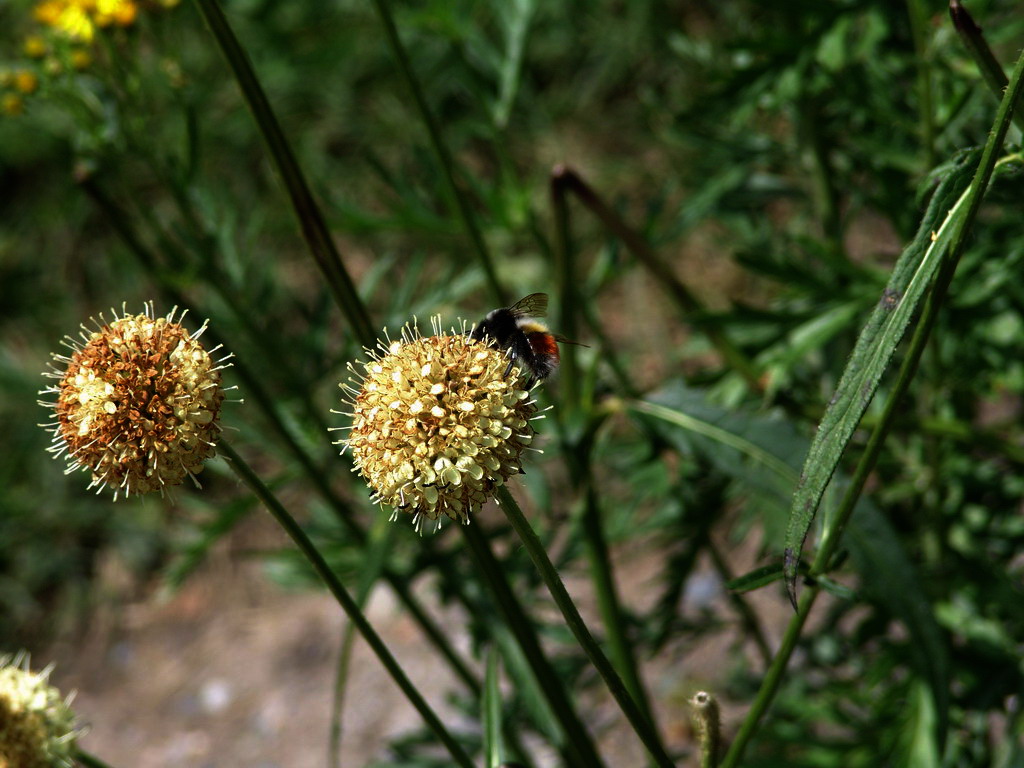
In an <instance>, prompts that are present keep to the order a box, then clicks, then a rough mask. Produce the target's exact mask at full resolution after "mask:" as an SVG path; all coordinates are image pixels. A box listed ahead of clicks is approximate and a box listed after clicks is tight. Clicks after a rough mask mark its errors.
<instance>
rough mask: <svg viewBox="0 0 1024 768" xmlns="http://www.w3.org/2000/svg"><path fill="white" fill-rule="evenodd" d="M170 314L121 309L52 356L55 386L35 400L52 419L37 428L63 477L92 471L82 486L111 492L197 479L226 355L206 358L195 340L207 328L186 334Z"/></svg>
mask: <svg viewBox="0 0 1024 768" xmlns="http://www.w3.org/2000/svg"><path fill="white" fill-rule="evenodd" d="M176 311H177V308H175V309H172V310H171V311H170V312H169V313H168V314H167V315H166V316H165V317H156V315H155V313H154V311H153V307H152V305H151V304H149V305H147V306H146V311H145V313H144V314H141V315H130V314H127V313H125V312H124V309H123V308H122V314H121V316H118V314H117V312H116V311H113V310H112V312H113V315H114V319H113V320H112V321H111V322H110V323H107V321H106V320H105V319H104V318H103V316H102V315H100V320H99V321H97V320H95V319H93V320H92V322H93V324H94V325H95V329H90V328H87V327H86V326H84V325H83V326H82V332H81V333H80V334H79V339H73V338H71V337H70V336H66V337H65V341H64V342H63V343H64V345H65V346H67V347H68V348H69V349H70V350H71V355H70V356H65V355H53V358H54V359H55V360H56V361H57V362H58V363H61V364H63V365H64V366H65V368H64V369H63V370H61V369H59V368H57V367H56V366H52V365H51V368H52V371H51V372H50V373H46V374H44V375H45V376H49V377H51V378H54V379H58V380H59V381H58V383H57V384H56V385H54V386H52V387H48V388H47V389H44V390H43V391H42V392H41V393H40V394H53V395H56V396H57V400H56V402H42V401H40V404H41V405H45V406H48V407H51V408H53V410H54V413H55V415H56V420H55V421H52V422H50V423H49V424H44V425H43V426H46V427H49V428H51V429H52V432H53V441H52V442H53V445H52V446H51V447H50V448H49V449H48V450H49V451H50V452H51V453H53V454H54V457H55V458H56V457H60V456H62V455H64V454H67V461H68V468H67V470H66V474H67V473H70V472H73V471H75V470H77V469H80V468H85V469H88V470H90V471H91V472H92V482H91V483H90V485H89V487H90V488H94V487H96V486H99V490H97V493H99V492H100V490H102V489H103V488H105V487H107V486H109V487H110V488H112V489H113V491H114V498H115V499H116V498H117V497H118V494H124V495H125V496H128V495H131V494H142V493H149V492H150V491H160V492H161V493H162V492H163V490H164V489H165V488H167V487H169V486H173V485H178V484H179V483H181V482H183V481H184V479H185V478H186V477H191V478H192V480H193V481H194V482H195V484H196V485H197V486H198V485H199V481H198V480H197V479H196V475H197V474H198V473H199V472H201V471H202V468H203V462H204V461H205V460H206V459H208V458H209V457H211V456H213V455H214V453H215V447H216V442H217V437H218V436H219V434H220V425H219V423H218V417H219V416H220V407H221V403H222V402H223V400H224V390H223V389H222V387H221V373H220V372H221V370H222V369H224V368H226V367H227V364H225V361H226V360H227V359H228V358H229V357H231V355H227V356H225V357H222V358H221V359H220V360H215V359H214V358H213V357H211V352H216V351H217V349H219V347H218V348H217V349H213V350H210V352H207V351H206V350H205V349H204V348H203V345H202V344H201V343H200V342H199V337H200V336H201V335H202V334H203V332H204V331H205V330H206V323H203V325H202V326H200V328H199V329H198V330H197V331H196V332H195V333H189V332H188V331H187V330H185V327H184V326H183V325H182V321H183V320H184V317H185V313H184V312H183V313H182V314H181V316H180V317H179V318H178V319H177V320H175V318H174V315H175V312H176Z"/></svg>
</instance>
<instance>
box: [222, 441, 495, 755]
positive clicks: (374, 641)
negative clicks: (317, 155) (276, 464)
mask: <svg viewBox="0 0 1024 768" xmlns="http://www.w3.org/2000/svg"><path fill="white" fill-rule="evenodd" d="M217 450H218V451H219V452H220V453H223V454H224V455H225V456H226V457H227V458H228V459H229V463H230V465H231V468H232V469H233V470H234V471H235V473H236V474H237V475H238V477H239V479H240V480H241V481H242V482H243V483H245V484H246V485H247V486H249V489H250V490H251V491H252V492H253V493H254V494H255V495H256V496H257V497H258V498H259V499H260V501H262V502H263V504H264V506H266V508H267V510H268V511H269V512H270V514H271V515H273V517H274V519H275V520H277V522H278V523H279V524H280V525H281V527H282V528H284V530H285V532H286V533H287V534H288V536H290V537H291V539H292V541H293V542H295V545H296V546H297V547H298V548H299V551H301V552H302V554H303V555H305V557H306V559H307V560H309V563H310V565H312V566H313V569H314V570H315V571H316V572H317V575H319V576H320V579H321V580H322V581H323V582H324V584H325V585H326V586H327V588H328V589H329V590H330V592H331V594H333V595H334V598H335V599H336V600H337V601H338V604H339V605H340V606H341V607H342V609H343V610H344V611H345V613H346V614H347V615H348V618H349V621H351V622H352V623H353V624H354V625H355V627H356V629H357V630H358V631H359V634H361V635H362V636H363V639H364V640H365V641H366V644H367V645H369V646H370V648H371V650H373V652H374V653H375V654H376V655H377V658H378V659H380V662H381V664H383V665H384V668H385V669H386V670H387V671H388V674H390V675H391V677H392V679H393V680H394V681H395V683H396V684H397V685H398V687H399V688H400V689H401V691H402V693H404V694H405V696H406V698H408V699H409V701H410V703H412V705H413V706H414V707H415V708H416V710H417V711H418V712H419V713H420V715H421V716H422V717H423V720H424V722H425V723H426V724H427V727H429V728H430V730H431V731H433V732H434V735H435V736H437V738H438V739H439V740H440V741H441V743H442V744H444V746H445V748H446V749H447V750H448V753H449V754H450V755H451V756H452V759H453V760H454V761H455V762H456V763H457V764H459V765H460V766H463V768H475V767H474V766H473V761H472V760H471V759H470V758H469V755H468V754H466V751H465V750H464V749H463V748H462V746H461V745H460V744H459V743H458V742H457V741H456V740H455V739H454V737H452V735H451V734H450V733H449V732H448V729H447V728H445V727H444V724H443V723H442V722H441V719H440V718H439V717H438V716H437V715H436V714H435V713H434V710H433V709H431V707H430V705H429V704H427V702H426V700H425V699H424V698H423V696H422V695H421V694H420V692H419V691H418V690H417V689H416V686H415V685H413V684H412V681H411V680H409V678H408V677H407V676H406V674H405V672H404V671H403V670H402V668H401V666H399V664H398V662H397V661H396V660H395V657H394V656H392V655H391V651H389V650H388V648H387V646H386V645H385V644H384V641H383V640H381V638H380V635H378V634H377V632H376V630H374V628H373V627H372V626H371V625H370V622H369V621H367V619H366V617H365V616H364V615H363V612H362V611H361V610H359V605H358V603H357V602H356V601H355V600H354V599H353V598H352V596H351V595H349V593H348V590H347V589H345V587H344V585H343V584H342V583H341V581H340V580H339V579H338V577H337V576H335V574H334V571H332V570H331V567H330V566H329V565H328V564H327V561H325V560H324V559H323V557H322V556H321V554H320V552H319V551H318V550H317V548H316V547H315V546H314V545H313V542H312V541H310V539H309V537H308V536H307V535H306V532H305V531H304V530H302V527H301V526H300V525H299V524H298V522H297V521H296V520H295V518H294V517H292V515H291V513H289V512H288V510H287V509H285V508H284V506H282V504H281V502H280V501H278V500H277V497H276V496H275V495H274V494H273V492H272V491H271V490H270V489H269V488H267V486H266V485H265V484H264V483H263V481H262V480H261V479H260V478H259V476H258V475H257V474H256V473H255V472H253V470H252V468H250V467H249V465H248V464H246V463H245V461H243V460H242V457H241V456H239V455H238V453H236V452H235V450H234V448H232V447H231V445H230V444H229V443H228V442H227V441H226V440H224V439H223V438H221V440H220V442H219V443H218V445H217Z"/></svg>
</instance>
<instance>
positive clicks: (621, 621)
mask: <svg viewBox="0 0 1024 768" xmlns="http://www.w3.org/2000/svg"><path fill="white" fill-rule="evenodd" d="M584 485H585V487H584V489H583V515H582V518H581V521H580V522H581V523H582V530H583V539H584V542H585V544H586V547H587V555H588V559H589V560H590V578H591V580H592V581H593V583H594V592H595V594H596V595H597V607H598V610H599V611H600V613H601V623H602V624H603V625H604V629H605V635H606V637H607V641H608V651H609V654H610V655H611V660H612V663H613V664H614V665H615V669H616V671H617V672H618V673H619V674H620V675H621V676H622V681H623V682H624V683H625V685H626V689H627V690H628V691H629V695H630V696H632V697H633V701H634V702H636V705H637V706H638V707H639V708H640V712H641V714H642V715H643V716H644V717H645V718H646V719H647V721H648V722H649V723H651V724H653V725H654V726H655V733H657V723H656V721H655V719H654V714H653V712H652V711H651V705H650V702H649V701H648V698H647V691H646V690H645V688H644V685H643V682H642V680H641V679H640V670H639V668H638V666H637V661H636V653H635V652H634V650H633V644H632V643H631V642H630V641H629V638H628V637H627V635H626V621H625V617H624V616H623V615H622V606H621V604H620V602H619V596H618V592H617V590H616V589H615V579H614V576H613V574H612V562H611V554H610V552H609V550H608V542H607V540H606V539H605V536H604V528H603V526H602V523H601V507H600V505H599V504H598V500H597V491H596V489H595V488H594V478H593V473H592V472H589V471H588V472H587V477H586V479H585V481H584Z"/></svg>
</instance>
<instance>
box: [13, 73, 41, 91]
mask: <svg viewBox="0 0 1024 768" xmlns="http://www.w3.org/2000/svg"><path fill="white" fill-rule="evenodd" d="M14 87H15V88H16V89H17V90H19V91H21V92H22V93H25V94H29V93H34V92H35V90H36V88H38V87H39V78H37V77H36V76H35V73H33V72H29V71H28V70H27V69H19V70H18V71H17V72H15V73H14Z"/></svg>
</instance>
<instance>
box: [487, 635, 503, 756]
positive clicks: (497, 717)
mask: <svg viewBox="0 0 1024 768" xmlns="http://www.w3.org/2000/svg"><path fill="white" fill-rule="evenodd" d="M498 658H499V657H498V654H497V652H496V651H495V650H494V648H489V649H488V651H487V673H486V677H485V678H484V695H483V702H482V703H483V710H484V712H483V724H484V755H485V756H486V759H487V768H500V766H501V763H502V761H504V759H505V757H504V753H505V746H504V744H503V743H502V740H501V708H502V704H501V690H500V689H499V688H498V669H499V666H498Z"/></svg>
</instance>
